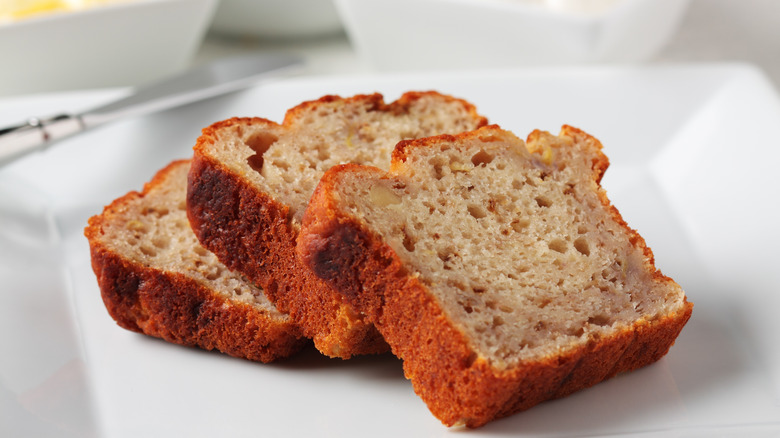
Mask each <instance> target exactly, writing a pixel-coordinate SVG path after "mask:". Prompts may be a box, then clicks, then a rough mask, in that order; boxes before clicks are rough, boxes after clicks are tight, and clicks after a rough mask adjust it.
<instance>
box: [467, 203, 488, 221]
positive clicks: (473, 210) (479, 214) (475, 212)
mask: <svg viewBox="0 0 780 438" xmlns="http://www.w3.org/2000/svg"><path fill="white" fill-rule="evenodd" d="M467 208H468V210H469V214H470V215H472V216H474V219H482V218H483V217H485V216H487V212H486V211H485V209H484V208H482V206H481V205H476V204H471V205H469V206H468V207H467Z"/></svg>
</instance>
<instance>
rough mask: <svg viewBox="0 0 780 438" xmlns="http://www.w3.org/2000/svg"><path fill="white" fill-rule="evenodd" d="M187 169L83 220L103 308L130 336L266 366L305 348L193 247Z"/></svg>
mask: <svg viewBox="0 0 780 438" xmlns="http://www.w3.org/2000/svg"><path fill="white" fill-rule="evenodd" d="M188 171H189V162H188V161H177V162H173V163H171V164H170V165H168V166H167V167H166V168H164V169H163V170H161V171H160V172H159V173H158V174H157V175H156V176H155V177H154V178H153V179H152V180H151V181H150V182H149V183H147V184H146V185H145V186H144V189H143V192H141V193H139V192H130V193H128V194H126V195H125V196H123V197H121V198H119V199H117V200H115V201H114V202H112V203H111V204H110V205H108V206H107V207H105V209H104V210H103V213H102V214H99V215H96V216H93V217H92V218H90V219H89V224H88V226H87V227H86V229H85V230H84V234H85V235H86V237H87V239H89V245H90V250H91V254H92V268H93V270H94V271H95V275H96V276H97V279H98V285H99V286H100V291H101V295H102V297H103V302H104V303H105V306H106V308H107V309H108V312H109V314H110V315H111V317H113V318H114V319H115V320H116V322H117V323H118V324H119V325H120V326H122V327H124V328H126V329H128V330H132V331H136V332H140V333H145V334H147V335H150V336H155V337H158V338H162V339H165V340H166V341H169V342H173V343H176V344H181V345H186V346H197V347H200V348H203V349H206V350H212V349H216V350H219V351H222V352H223V353H227V354H229V355H231V356H236V357H241V358H246V359H251V360H256V361H261V362H270V361H273V360H275V359H278V358H283V357H286V356H289V355H291V354H293V353H295V352H296V351H298V350H299V349H300V348H301V347H303V346H304V345H305V344H306V343H307V342H308V340H307V339H306V338H304V337H303V334H302V333H301V330H300V328H299V327H298V326H297V325H296V324H295V323H294V322H293V321H292V319H291V318H290V317H289V316H288V315H285V314H283V313H281V312H279V311H278V310H277V309H276V308H275V307H274V306H273V304H271V302H270V301H269V300H268V299H267V298H266V297H265V295H264V294H263V293H262V291H261V290H260V289H258V288H257V287H254V286H252V285H251V284H250V283H248V282H247V281H246V280H245V279H244V278H242V277H241V276H239V275H238V274H235V273H232V272H230V271H229V270H228V269H227V268H226V267H225V266H224V265H222V264H221V263H219V261H217V258H216V257H215V256H214V255H213V254H211V253H210V252H208V251H206V249H204V248H203V247H202V246H200V244H198V241H197V239H196V238H195V235H194V234H193V233H192V230H191V229H190V226H189V223H188V221H187V213H186V208H185V205H186V204H185V197H186V188H187V172H188Z"/></svg>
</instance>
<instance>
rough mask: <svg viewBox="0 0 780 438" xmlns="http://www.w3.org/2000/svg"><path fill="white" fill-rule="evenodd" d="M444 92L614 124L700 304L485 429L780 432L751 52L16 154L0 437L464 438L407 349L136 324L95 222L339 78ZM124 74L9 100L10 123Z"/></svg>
mask: <svg viewBox="0 0 780 438" xmlns="http://www.w3.org/2000/svg"><path fill="white" fill-rule="evenodd" d="M421 89H436V90H438V91H441V92H444V93H449V94H453V95H456V96H459V97H463V98H465V99H467V100H470V101H472V102H473V103H475V104H476V105H477V107H478V110H479V111H480V112H481V113H483V114H485V115H487V116H488V117H489V118H490V120H491V121H492V122H494V123H498V124H500V125H502V126H503V127H505V128H508V129H511V130H513V131H514V132H515V133H517V134H518V135H520V136H525V135H526V134H527V133H529V132H530V131H531V130H533V129H535V128H541V129H546V130H550V131H553V132H557V130H558V129H559V128H560V126H561V125H562V124H564V123H566V124H571V125H574V126H577V127H580V128H582V129H584V130H586V131H588V132H590V133H592V134H593V135H595V136H596V137H598V138H599V139H601V140H602V142H603V144H604V146H605V152H606V154H607V155H608V156H609V157H610V159H611V161H612V166H611V168H610V169H609V170H608V171H607V174H606V176H605V178H604V181H603V184H604V186H605V187H606V189H607V191H608V193H609V196H610V198H611V199H612V201H613V203H614V204H615V205H616V206H617V207H618V208H619V209H620V211H621V212H622V214H623V216H624V218H625V219H626V221H627V222H628V223H629V225H631V226H632V227H634V228H636V229H638V230H639V232H640V233H641V234H642V235H643V236H644V237H645V238H646V240H647V241H648V243H649V245H650V246H651V247H652V248H653V250H654V252H655V255H656V259H657V264H658V266H659V267H660V268H661V269H662V270H663V271H664V273H666V274H668V275H670V276H672V277H673V278H675V279H676V280H677V281H678V282H679V283H680V284H682V286H683V287H684V288H685V289H686V291H687V293H688V296H689V298H690V300H691V301H693V302H694V303H695V308H694V312H693V317H692V319H691V320H690V322H689V323H688V325H687V326H686V327H685V329H684V330H683V332H682V334H681V336H680V337H679V339H678V341H677V344H676V345H675V346H674V347H672V349H671V351H670V352H669V354H668V355H667V356H666V357H665V358H663V359H662V360H661V361H659V362H658V363H656V364H653V365H651V366H649V367H647V368H644V369H642V370H639V371H636V372H633V373H630V374H625V375H621V376H618V377H616V378H614V379H612V380H609V381H607V382H604V383H602V384H599V385H597V386H595V387H593V388H591V389H588V390H585V391H582V392H579V393H577V394H574V395H572V396H570V397H567V398H565V399H561V400H555V401H551V402H547V403H543V404H542V405H539V406H537V407H535V408H533V409H531V410H528V411H526V412H522V413H519V414H516V415H513V416H511V417H509V418H506V419H502V420H498V421H495V422H492V423H490V424H488V425H487V426H485V427H483V428H481V429H478V430H476V431H472V432H471V433H470V436H492V435H517V436H544V437H546V436H565V437H568V436H601V435H610V436H642V437H654V436H665V437H666V436H676V437H700V436H701V437H704V436H735V437H736V436H739V437H742V436H763V437H770V436H771V437H776V436H779V435H780V342H778V339H779V338H780V322H778V319H777V317H776V314H777V309H779V308H780V294H778V291H780V270H779V269H777V266H776V265H777V262H778V261H779V258H778V256H777V248H778V247H780V231H779V230H780V227H779V226H778V224H780V182H778V177H777V176H776V175H777V164H776V163H778V162H780V147H778V140H777V138H778V137H777V134H776V133H775V131H776V128H777V127H778V126H780V99H778V96H777V94H776V92H775V90H774V89H773V88H772V86H771V85H770V84H769V83H768V81H767V80H766V79H765V77H764V76H763V75H762V74H761V73H760V72H758V71H756V70H755V69H753V68H751V67H749V66H743V65H709V66H670V67H658V68H650V69H647V68H617V67H616V68H587V69H573V70H572V69H568V70H563V69H561V70H556V69H536V70H511V71H493V72H472V73H459V74H437V75H433V74H431V75H419V74H407V75H392V76H359V77H338V78H297V79H290V80H284V81H277V82H268V83H265V84H263V85H260V86H258V87H256V88H253V89H250V90H247V91H245V92H241V93H236V94H232V95H229V96H224V97H221V98H218V99H213V100H210V101H207V102H202V103H199V104H195V105H190V106H187V107H183V108H179V109H176V110H171V111H167V112H163V113H159V114H156V115H153V116H149V117H144V118H140V119H135V120H127V121H124V122H121V123H118V124H115V125H112V126H110V127H106V128H103V129H99V130H95V131H92V132H89V133H86V134H84V135H82V136H80V137H77V138H73V139H71V140H69V141H66V142H64V143H63V144H59V145H57V146H55V147H53V148H52V149H50V150H49V151H47V152H45V153H42V154H40V155H37V156H33V157H28V158H26V159H24V160H23V161H20V162H17V163H15V164H13V165H11V166H8V167H6V168H3V169H0V435H1V436H35V437H42V436H58V437H61V436H96V437H112V438H113V437H137V436H143V437H155V436H159V437H171V436H188V437H201V436H202V437H213V436H253V437H254V436H306V437H311V436H338V437H365V436H404V437H416V436H420V437H430V436H448V435H449V434H451V433H453V431H450V430H448V429H446V428H444V427H443V426H442V425H441V424H440V423H439V422H438V421H437V420H436V419H435V418H434V417H433V416H432V415H430V413H429V412H428V410H427V409H426V407H425V405H424V404H423V403H422V402H421V401H420V400H419V399H418V398H417V397H416V396H415V395H414V393H413V391H412V388H411V385H410V384H409V382H408V381H406V380H405V379H404V377H403V372H402V370H401V363H400V362H399V361H398V360H397V359H395V358H393V357H392V356H390V355H383V356H375V357H363V358H357V359H354V360H349V361H342V360H333V359H327V358H324V357H322V356H320V355H319V354H318V353H316V352H315V351H313V350H307V351H304V352H303V353H301V354H299V355H297V356H295V357H293V358H291V359H289V360H286V361H282V362H279V363H277V364H272V365H263V364H258V363H251V362H248V361H243V360H238V359H234V358H230V357H227V356H225V355H222V354H219V353H214V352H204V351H200V350H196V349H190V348H183V347H179V346H174V345H171V344H167V343H165V342H162V341H159V340H156V339H152V338H149V337H145V336H142V335H138V334H134V333H130V332H127V331H125V330H123V329H120V328H119V327H117V326H116V324H115V323H114V322H113V321H112V320H111V319H110V318H109V317H108V315H107V313H106V311H105V309H104V308H103V305H102V302H101V300H100V295H99V291H98V288H97V284H96V281H95V277H94V275H93V273H92V271H91V267H90V261H89V250H88V246H87V242H86V239H84V237H83V235H82V230H83V227H84V225H85V224H86V221H87V218H88V217H89V216H91V215H93V214H96V213H98V212H100V211H101V209H102V206H103V205H105V204H107V203H109V202H110V201H111V200H112V199H114V198H116V197H118V196H120V195H122V194H124V193H125V192H127V191H129V190H138V189H140V188H141V186H142V185H143V183H144V182H145V181H147V180H148V179H149V178H150V177H151V176H152V174H153V173H154V172H155V171H156V170H157V169H159V168H161V167H163V166H164V165H165V164H167V163H168V162H169V161H170V160H172V159H174V158H183V157H187V156H189V155H190V153H191V147H192V145H193V144H194V142H195V139H196V137H197V136H198V134H199V131H200V128H202V127H203V126H206V125H208V124H210V123H212V122H214V121H217V120H220V119H224V118H227V117H231V116H250V115H258V116H263V117H267V118H270V119H273V120H281V119H282V117H283V115H284V111H285V109H287V108H289V107H291V106H294V105H296V104H298V103H300V102H301V101H303V100H308V99H313V98H317V97H319V96H321V95H324V94H342V95H352V94H356V93H369V92H374V91H379V92H382V93H383V94H385V97H386V99H387V100H388V101H389V100H393V99H395V98H396V97H398V96H399V95H400V94H401V93H402V92H403V91H406V90H421ZM125 92H126V91H125V90H103V91H92V92H82V93H69V94H58V95H47V96H40V97H34V98H33V97H28V98H16V99H6V100H3V101H0V124H10V123H13V122H19V121H20V120H21V119H23V118H24V117H27V116H33V115H37V116H45V115H48V114H53V113H58V112H61V111H63V110H79V109H83V108H87V107H89V106H92V105H95V104H98V103H101V102H105V101H107V100H110V99H112V98H114V97H117V96H119V95H121V94H123V93H125Z"/></svg>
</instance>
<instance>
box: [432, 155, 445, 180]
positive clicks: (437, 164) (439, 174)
mask: <svg viewBox="0 0 780 438" xmlns="http://www.w3.org/2000/svg"><path fill="white" fill-rule="evenodd" d="M430 162H431V165H432V166H433V176H434V178H436V179H442V178H443V177H444V160H443V158H442V157H434V158H432V159H431V161H430Z"/></svg>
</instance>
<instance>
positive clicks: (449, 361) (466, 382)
mask: <svg viewBox="0 0 780 438" xmlns="http://www.w3.org/2000/svg"><path fill="white" fill-rule="evenodd" d="M485 129H492V128H485ZM473 135H479V133H464V134H461V135H457V136H454V137H453V136H439V137H436V139H439V140H444V139H447V138H452V139H455V138H466V137H468V136H473ZM534 135H535V134H534ZM562 135H577V136H579V135H587V134H584V133H582V132H581V131H579V130H574V129H573V128H570V127H564V130H563V133H562ZM591 138H592V137H591ZM594 140H595V139H594ZM435 142H436V140H435V139H433V140H432V139H422V140H418V141H409V142H402V143H399V145H398V147H397V149H396V151H394V155H393V157H394V165H395V164H397V162H399V161H401V160H402V159H403V157H404V156H405V154H406V151H407V150H408V148H411V147H426V145H430V144H434V143H435ZM593 146H594V147H598V149H599V150H600V144H593ZM607 164H608V162H607V161H606V157H604V159H597V160H595V161H594V162H593V169H594V180H596V182H598V180H600V178H601V175H602V174H603V172H604V170H605V169H606V165H607ZM391 169H395V167H394V166H393V167H391ZM356 171H360V172H363V173H371V172H376V174H377V175H386V174H385V173H383V172H381V171H379V170H378V169H370V168H369V169H367V168H364V167H361V166H356V165H349V164H348V165H343V166H337V167H334V168H333V169H331V170H330V171H328V172H327V173H326V174H325V175H324V176H323V178H322V180H321V182H320V185H319V186H318V187H317V189H316V190H315V192H314V195H313V196H312V199H311V202H310V204H309V207H308V209H307V212H306V214H305V216H304V220H303V225H302V231H301V237H300V238H299V242H298V248H297V250H298V255H299V257H300V259H301V260H302V261H303V263H304V264H305V265H306V266H308V267H309V268H310V269H312V270H313V271H314V272H315V273H316V274H317V275H318V276H320V277H321V278H324V279H325V280H326V281H328V282H330V283H331V284H333V285H334V286H335V287H336V288H337V289H338V290H340V291H341V292H342V294H343V295H344V297H345V298H347V299H348V300H349V301H350V302H351V303H352V304H353V305H355V306H356V308H357V309H359V310H360V311H362V312H364V313H366V315H367V316H368V318H369V320H370V321H373V322H374V323H375V324H376V325H377V327H378V328H379V331H380V332H381V333H382V335H383V336H384V337H385V339H386V340H387V342H388V343H389V344H390V346H391V348H392V351H393V353H394V354H396V355H397V356H398V357H400V358H401V359H403V364H404V371H405V374H406V376H407V378H409V379H410V380H411V381H412V384H413V386H414V389H415V392H416V393H417V394H418V395H419V396H420V397H421V398H422V399H423V400H424V401H425V403H426V404H427V405H428V407H429V409H430V410H431V412H432V413H433V414H434V415H435V416H436V417H437V418H439V419H440V420H441V421H442V422H443V423H444V424H446V425H448V426H451V425H455V424H465V425H466V426H468V427H478V426H481V425H484V424H485V423H487V422H488V421H491V420H493V419H495V418H500V417H503V416H506V415H510V414H512V413H515V412H518V411H522V410H525V409H528V408H530V407H532V406H534V405H536V404H538V403H540V402H542V401H545V400H548V399H552V398H556V397H562V396H565V395H568V394H570V393H572V392H574V391H577V390H580V389H583V388H587V387H589V386H592V385H594V384H596V383H598V382H601V381H602V380H604V379H607V378H610V377H612V376H614V375H616V374H618V373H620V372H624V371H630V370H634V369H636V368H639V367H642V366H645V365H647V364H650V363H652V362H654V361H656V360H658V359H660V358H661V357H662V356H663V355H664V354H666V352H667V351H668V350H669V348H670V347H671V345H672V344H673V343H674V340H675V339H676V337H677V335H678V334H679V333H680V330H682V327H683V326H684V325H685V323H686V322H687V321H688V319H689V318H690V316H691V311H692V304H690V303H687V302H686V303H685V304H684V306H682V308H681V309H680V311H679V312H678V313H674V314H670V315H666V316H665V317H663V318H660V319H658V320H654V321H644V320H642V321H638V322H637V323H635V324H634V325H633V326H632V327H630V328H627V329H626V330H624V331H622V332H619V333H617V334H615V335H613V336H609V337H603V338H601V339H598V340H592V341H591V342H590V343H589V344H588V345H587V346H585V347H584V348H580V349H573V350H570V351H566V352H564V353H563V354H561V355H560V356H551V357H547V358H544V359H542V360H538V361H535V362H530V363H529V362H526V363H522V364H521V365H519V366H515V367H511V368H508V369H505V370H499V369H494V368H492V367H491V366H490V365H489V364H488V363H487V361H485V360H484V359H477V358H476V357H477V355H476V354H475V353H474V352H473V351H472V349H471V348H470V347H469V343H468V341H467V339H465V336H464V335H463V334H462V333H461V332H460V331H458V330H457V329H456V328H454V326H453V324H452V323H451V322H450V321H449V320H448V319H447V318H446V317H445V316H444V315H443V313H442V311H441V309H440V307H439V306H438V305H437V304H436V303H435V302H433V299H432V298H431V294H430V293H428V292H427V291H426V286H425V285H424V284H422V283H421V281H419V280H418V278H417V277H416V276H414V275H410V273H409V272H408V271H407V270H406V269H405V268H404V266H403V264H402V262H401V261H400V259H399V257H398V256H397V255H396V253H395V252H394V251H393V250H392V249H391V248H390V247H389V246H388V245H387V244H385V243H384V242H383V240H382V238H381V237H379V236H378V235H377V234H375V233H374V232H372V231H371V230H369V229H368V228H367V227H366V225H365V224H364V223H362V222H361V221H359V220H356V219H354V218H352V217H350V216H346V215H344V214H343V213H341V212H340V209H339V208H338V201H337V200H335V199H334V198H332V197H331V194H332V193H333V189H334V187H333V186H334V184H335V181H336V179H337V174H338V173H340V172H356ZM392 172H393V170H391V173H392ZM602 202H605V205H606V206H607V207H608V208H610V211H612V212H613V214H614V215H615V216H616V218H617V219H619V222H620V223H621V224H623V225H624V226H625V222H623V221H622V218H620V215H619V213H618V212H617V210H616V209H614V207H611V205H610V204H609V203H608V200H607V199H606V196H603V197H602ZM626 229H627V230H628V231H629V232H630V233H631V235H632V236H633V237H632V242H634V243H635V244H636V245H638V246H640V247H642V248H643V250H645V251H649V250H647V249H646V246H644V241H643V240H641V237H639V236H638V235H637V234H636V232H634V231H633V230H631V229H630V228H628V227H627V226H626ZM658 276H660V277H658ZM658 276H656V278H663V279H665V280H663V281H667V280H668V281H671V280H670V279H668V278H666V277H663V276H661V274H660V273H659V274H658Z"/></svg>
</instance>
